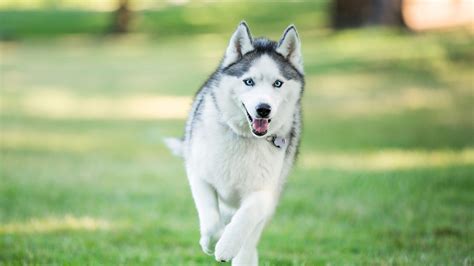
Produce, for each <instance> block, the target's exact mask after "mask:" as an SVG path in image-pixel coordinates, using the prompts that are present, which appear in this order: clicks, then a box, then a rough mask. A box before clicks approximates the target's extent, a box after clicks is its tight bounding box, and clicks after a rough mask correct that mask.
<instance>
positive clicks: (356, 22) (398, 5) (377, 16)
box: [330, 0, 405, 29]
mask: <svg viewBox="0 0 474 266" xmlns="http://www.w3.org/2000/svg"><path fill="white" fill-rule="evenodd" d="M330 8H331V20H332V21H331V23H332V27H333V28H335V29H342V28H354V27H361V26H367V25H379V24H383V25H392V26H405V23H404V21H403V17H402V0H350V1H348V0H333V1H332V4H331V5H330Z"/></svg>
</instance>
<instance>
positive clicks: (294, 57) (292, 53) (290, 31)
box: [276, 25, 303, 73]
mask: <svg viewBox="0 0 474 266" xmlns="http://www.w3.org/2000/svg"><path fill="white" fill-rule="evenodd" d="M276 51H277V53H279V54H281V55H282V56H283V57H284V58H286V59H287V60H288V61H289V62H290V63H291V64H292V65H293V66H294V67H295V68H296V69H297V70H298V71H299V72H300V73H303V58H302V56H301V42H300V38H299V37H298V32H297V31H296V28H295V26H294V25H290V26H288V28H286V30H285V31H284V32H283V36H282V37H281V39H280V41H279V42H278V48H277V49H276Z"/></svg>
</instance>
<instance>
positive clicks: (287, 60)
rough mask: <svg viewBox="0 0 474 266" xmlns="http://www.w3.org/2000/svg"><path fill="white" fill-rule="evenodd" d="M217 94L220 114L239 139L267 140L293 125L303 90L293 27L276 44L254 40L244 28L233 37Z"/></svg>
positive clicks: (239, 28) (298, 44) (240, 26)
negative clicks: (238, 134)
mask: <svg viewBox="0 0 474 266" xmlns="http://www.w3.org/2000/svg"><path fill="white" fill-rule="evenodd" d="M221 72H222V77H221V79H220V86H218V87H219V88H218V89H217V90H216V91H215V95H216V96H215V97H216V98H217V99H218V100H217V101H218V102H219V103H220V104H219V109H220V112H221V113H222V115H223V117H224V121H226V122H227V123H228V124H229V126H230V127H231V128H232V129H233V130H234V131H237V132H238V133H240V134H242V135H249V134H252V135H253V136H255V137H264V136H267V135H271V134H273V133H274V132H276V131H277V130H278V129H280V128H282V126H284V125H285V124H288V123H291V122H292V119H293V117H292V115H293V113H294V111H295V108H296V106H297V104H298V101H299V99H300V97H301V92H302V90H303V85H304V80H303V64H302V58H301V51H300V41H299V38H298V34H297V32H296V29H295V27H294V26H290V27H288V28H287V29H286V30H285V32H284V34H283V36H282V38H281V40H280V41H279V42H278V43H276V42H273V41H269V40H266V39H255V40H253V39H252V37H251V35H250V31H249V29H248V27H247V25H246V24H245V23H241V24H240V25H239V27H238V28H237V30H236V32H235V33H234V34H233V36H232V38H231V40H230V43H229V46H228V47H227V50H226V54H225V57H224V60H223V61H222V64H221Z"/></svg>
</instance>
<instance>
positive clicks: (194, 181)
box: [189, 176, 224, 255]
mask: <svg viewBox="0 0 474 266" xmlns="http://www.w3.org/2000/svg"><path fill="white" fill-rule="evenodd" d="M189 183H190V185H191V192H192V194H193V198H194V202H195V203H196V209H197V211H198V216H199V226H200V230H201V239H200V240H199V244H200V245H201V248H202V250H203V251H204V252H205V253H206V254H208V255H212V254H213V253H214V244H215V242H216V241H217V240H218V239H219V237H220V235H221V233H222V228H223V226H224V225H223V224H222V223H221V221H220V220H221V219H220V214H219V207H218V202H217V194H216V191H215V190H214V188H213V187H212V186H211V185H209V184H208V183H207V182H205V181H204V180H201V179H199V178H196V177H192V176H190V178H189Z"/></svg>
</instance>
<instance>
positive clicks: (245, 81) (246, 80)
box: [244, 79, 255, 86]
mask: <svg viewBox="0 0 474 266" xmlns="http://www.w3.org/2000/svg"><path fill="white" fill-rule="evenodd" d="M244 84H245V85H247V86H253V85H255V82H253V79H244Z"/></svg>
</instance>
